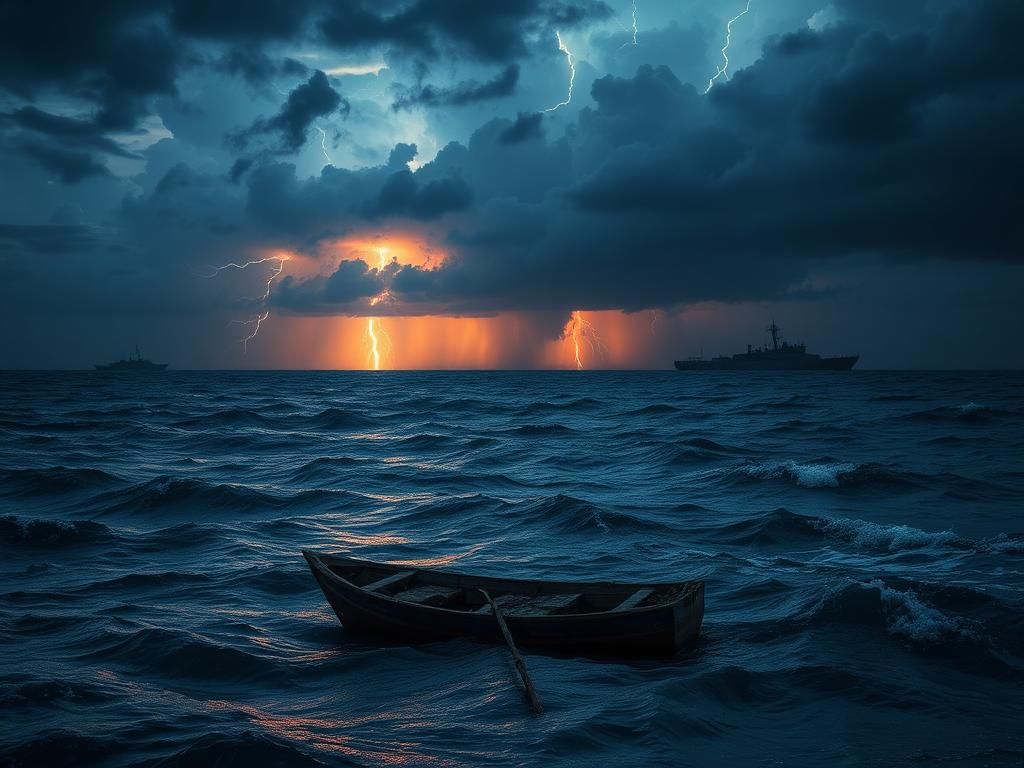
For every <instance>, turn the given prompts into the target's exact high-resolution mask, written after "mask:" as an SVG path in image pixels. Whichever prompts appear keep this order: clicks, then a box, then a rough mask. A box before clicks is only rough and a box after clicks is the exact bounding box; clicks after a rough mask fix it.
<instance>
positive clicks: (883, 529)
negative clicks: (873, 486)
mask: <svg viewBox="0 0 1024 768" xmlns="http://www.w3.org/2000/svg"><path fill="white" fill-rule="evenodd" d="M807 524H809V525H810V526H812V527H813V528H815V529H817V530H818V531H820V532H821V533H823V534H824V535H825V536H826V537H828V538H830V539H834V540H838V541H844V542H848V543H850V544H852V545H853V546H854V547H857V548H859V549H866V550H874V551H888V552H896V551H901V550H907V549H921V548H923V547H952V548H955V549H967V548H969V547H971V546H972V543H971V542H970V541H969V540H967V539H964V538H962V537H960V536H958V535H957V534H955V533H954V532H953V531H949V530H946V531H922V530H920V529H919V528H914V527H912V526H909V525H884V524H881V523H871V522H868V521H866V520H851V519H845V518H808V523H807Z"/></svg>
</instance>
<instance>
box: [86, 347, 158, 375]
mask: <svg viewBox="0 0 1024 768" xmlns="http://www.w3.org/2000/svg"><path fill="white" fill-rule="evenodd" d="M95 367H96V370H97V371H132V372H136V373H141V372H143V371H162V370H164V369H165V368H166V367H167V363H154V362H153V361H152V360H145V359H143V357H142V353H141V352H139V345H138V344H136V345H135V357H132V355H131V353H130V352H129V353H128V359H127V360H118V361H117V362H116V363H107V364H106V365H96V366H95Z"/></svg>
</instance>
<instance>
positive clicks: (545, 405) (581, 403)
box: [514, 397, 601, 416]
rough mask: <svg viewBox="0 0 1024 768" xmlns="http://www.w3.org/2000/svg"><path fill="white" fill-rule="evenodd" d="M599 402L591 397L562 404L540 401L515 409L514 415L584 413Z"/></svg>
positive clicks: (597, 405)
mask: <svg viewBox="0 0 1024 768" xmlns="http://www.w3.org/2000/svg"><path fill="white" fill-rule="evenodd" d="M600 406H601V401H600V400H595V399H594V398H592V397H579V398H576V399H575V400H568V401H566V402H564V403H556V402H549V401H547V400H541V401H537V402H534V403H529V404H527V405H524V406H521V407H520V408H517V409H516V410H515V411H514V413H515V414H517V415H519V416H530V415H533V414H539V413H550V412H552V411H555V412H557V411H586V410H592V409H594V408H597V407H600Z"/></svg>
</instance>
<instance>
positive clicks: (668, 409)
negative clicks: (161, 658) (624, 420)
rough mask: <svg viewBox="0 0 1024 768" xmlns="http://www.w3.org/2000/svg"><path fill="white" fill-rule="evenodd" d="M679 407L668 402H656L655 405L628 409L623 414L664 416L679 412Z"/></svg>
mask: <svg viewBox="0 0 1024 768" xmlns="http://www.w3.org/2000/svg"><path fill="white" fill-rule="evenodd" d="M678 412H679V409H678V408H677V407H676V406H674V405H669V404H668V403H654V404H653V405H645V406H644V407H643V408H636V409H634V410H632V411H626V412H625V413H623V414H622V415H623V416H662V415H665V414H669V413H678Z"/></svg>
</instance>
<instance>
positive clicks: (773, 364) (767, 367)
mask: <svg viewBox="0 0 1024 768" xmlns="http://www.w3.org/2000/svg"><path fill="white" fill-rule="evenodd" d="M859 359H860V357H859V356H858V355H851V356H849V357H816V356H815V357H812V356H810V355H808V356H807V357H796V358H793V359H782V360H780V359H773V360H772V359H769V360H765V359H762V360H756V359H755V360H738V359H736V358H733V357H727V358H722V359H717V360H676V361H675V365H676V370H679V371H849V370H851V369H852V368H853V366H854V365H856V364H857V361H858V360H859Z"/></svg>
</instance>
